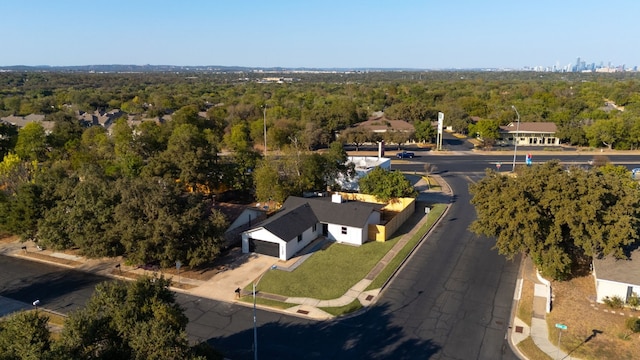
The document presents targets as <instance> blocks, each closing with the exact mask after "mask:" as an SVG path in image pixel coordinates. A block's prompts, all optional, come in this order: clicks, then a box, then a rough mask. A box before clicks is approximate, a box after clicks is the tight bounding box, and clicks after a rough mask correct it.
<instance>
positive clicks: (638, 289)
mask: <svg viewBox="0 0 640 360" xmlns="http://www.w3.org/2000/svg"><path fill="white" fill-rule="evenodd" d="M629 286H632V287H633V292H635V293H636V294H638V295H640V285H635V286H634V285H631V284H625V283H619V282H616V281H609V280H601V279H598V280H596V295H597V298H598V299H597V301H598V302H600V303H602V302H603V300H604V298H605V297H606V296H608V297H610V298H611V297H614V296H619V297H620V298H621V299H622V300H625V301H626V300H627V291H628V288H629Z"/></svg>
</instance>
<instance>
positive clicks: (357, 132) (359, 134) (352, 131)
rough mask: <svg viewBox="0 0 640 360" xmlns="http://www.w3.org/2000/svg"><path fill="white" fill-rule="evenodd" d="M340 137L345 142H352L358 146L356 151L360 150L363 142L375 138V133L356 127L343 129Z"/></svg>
mask: <svg viewBox="0 0 640 360" xmlns="http://www.w3.org/2000/svg"><path fill="white" fill-rule="evenodd" d="M340 137H341V138H342V139H343V141H344V142H345V143H352V144H353V145H354V146H355V147H356V151H358V150H360V146H362V144H364V143H366V142H368V141H371V140H372V139H373V134H372V133H371V132H370V131H366V130H363V129H362V128H357V127H355V128H348V129H347V130H345V131H343V132H342V134H340Z"/></svg>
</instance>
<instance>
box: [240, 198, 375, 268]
mask: <svg viewBox="0 0 640 360" xmlns="http://www.w3.org/2000/svg"><path fill="white" fill-rule="evenodd" d="M383 206H384V205H383V204H373V203H365V202H360V201H346V202H345V201H343V199H342V197H341V196H340V195H333V196H332V197H331V198H329V197H317V198H301V197H295V196H291V197H289V198H287V200H286V201H285V202H284V204H283V205H282V209H281V210H280V211H279V212H278V213H276V214H275V215H273V216H272V217H270V218H268V219H267V220H265V221H262V222H260V223H259V224H257V225H256V226H255V227H254V228H252V229H250V230H247V231H245V232H243V233H242V252H243V253H250V252H255V253H259V254H264V255H269V256H274V257H277V258H279V259H281V260H288V259H290V258H292V257H293V256H294V255H295V254H296V253H298V252H299V251H300V250H302V249H303V248H304V247H305V246H307V245H309V244H310V243H311V242H312V241H313V240H315V239H316V238H318V237H319V236H325V237H326V238H328V239H329V240H333V241H337V242H340V243H347V244H352V245H362V244H364V243H365V242H367V241H368V240H369V238H368V236H369V235H368V228H369V224H379V223H380V221H381V209H382V207H383Z"/></svg>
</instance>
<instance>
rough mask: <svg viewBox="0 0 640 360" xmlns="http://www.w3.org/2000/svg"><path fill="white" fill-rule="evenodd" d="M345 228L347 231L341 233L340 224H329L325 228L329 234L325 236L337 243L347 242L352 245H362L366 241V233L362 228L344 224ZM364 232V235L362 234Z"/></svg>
mask: <svg viewBox="0 0 640 360" xmlns="http://www.w3.org/2000/svg"><path fill="white" fill-rule="evenodd" d="M344 227H345V228H347V233H346V234H343V233H342V228H343V226H342V225H336V224H329V225H328V227H327V230H328V232H329V235H328V236H327V237H328V238H329V240H335V241H336V242H339V243H347V244H353V245H362V244H364V242H365V241H366V236H367V233H366V232H365V231H363V230H362V229H359V228H355V227H351V226H344ZM363 233H364V235H363Z"/></svg>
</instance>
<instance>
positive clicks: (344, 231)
mask: <svg viewBox="0 0 640 360" xmlns="http://www.w3.org/2000/svg"><path fill="white" fill-rule="evenodd" d="M346 234H347V227H346V226H343V227H342V235H346Z"/></svg>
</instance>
